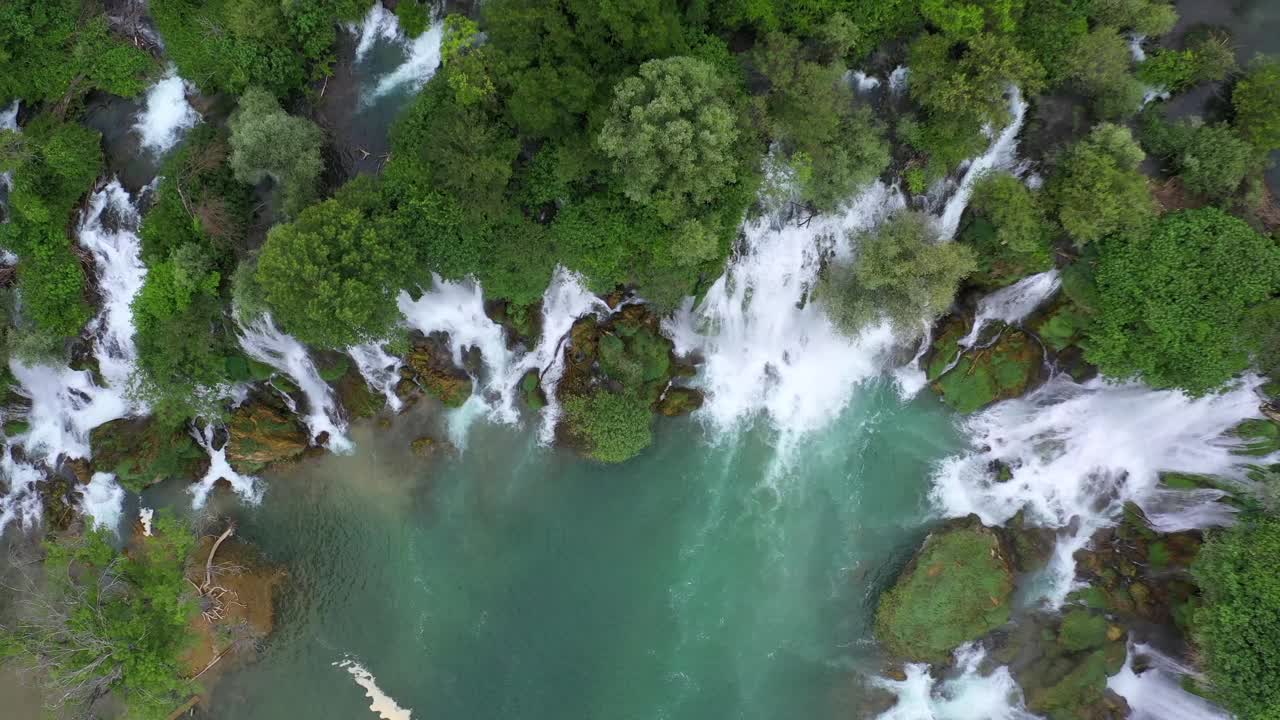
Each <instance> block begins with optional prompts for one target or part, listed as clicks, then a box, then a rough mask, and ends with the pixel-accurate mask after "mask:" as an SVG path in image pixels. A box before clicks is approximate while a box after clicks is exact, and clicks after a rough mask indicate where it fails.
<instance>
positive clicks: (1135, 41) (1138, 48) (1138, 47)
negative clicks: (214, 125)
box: [1129, 33, 1147, 63]
mask: <svg viewBox="0 0 1280 720" xmlns="http://www.w3.org/2000/svg"><path fill="white" fill-rule="evenodd" d="M1146 39H1147V36H1146V35H1140V34H1138V33H1129V54H1131V55H1133V61H1134V62H1136V63H1141V62H1146V61H1147V51H1146V50H1143V49H1142V42H1143V41H1144V40H1146Z"/></svg>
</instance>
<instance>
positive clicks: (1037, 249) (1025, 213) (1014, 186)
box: [960, 172, 1053, 287]
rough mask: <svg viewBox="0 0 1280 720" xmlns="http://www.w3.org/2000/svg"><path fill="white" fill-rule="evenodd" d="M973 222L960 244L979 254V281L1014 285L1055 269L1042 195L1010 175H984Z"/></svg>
mask: <svg viewBox="0 0 1280 720" xmlns="http://www.w3.org/2000/svg"><path fill="white" fill-rule="evenodd" d="M969 212H970V214H971V215H970V219H969V223H968V224H967V225H966V226H965V228H964V229H963V230H962V231H961V234H960V240H961V241H962V242H964V243H966V244H968V245H971V246H972V247H973V249H974V250H975V251H976V254H977V260H978V274H977V276H976V277H975V278H973V279H974V280H976V281H978V282H979V283H982V284H985V285H990V286H996V287H998V286H1001V285H1008V284H1009V283H1011V282H1014V281H1015V280H1018V279H1020V278H1022V277H1025V276H1027V275H1030V274H1032V273H1038V272H1044V271H1045V270H1048V269H1049V268H1051V267H1053V257H1052V255H1051V254H1050V252H1049V241H1050V239H1051V237H1052V228H1051V226H1050V224H1049V221H1048V218H1047V217H1046V216H1045V215H1046V214H1045V210H1044V208H1043V206H1042V204H1041V201H1040V197H1039V195H1038V194H1037V193H1035V192H1033V191H1032V190H1030V189H1029V188H1028V187H1027V186H1026V184H1025V183H1023V182H1022V181H1021V180H1019V179H1018V178H1016V177H1014V176H1013V175H1011V174H1010V173H1007V172H994V173H989V174H986V175H983V176H982V177H981V178H979V179H978V181H977V182H976V183H975V184H974V187H973V196H972V198H971V199H970V201H969Z"/></svg>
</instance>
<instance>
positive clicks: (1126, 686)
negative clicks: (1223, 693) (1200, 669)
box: [1107, 640, 1231, 720]
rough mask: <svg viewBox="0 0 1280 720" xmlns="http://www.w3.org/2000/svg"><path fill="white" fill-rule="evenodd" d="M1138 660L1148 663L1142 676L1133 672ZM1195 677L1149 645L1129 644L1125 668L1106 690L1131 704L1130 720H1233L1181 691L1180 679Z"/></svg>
mask: <svg viewBox="0 0 1280 720" xmlns="http://www.w3.org/2000/svg"><path fill="white" fill-rule="evenodd" d="M1138 656H1141V657H1143V658H1145V659H1146V661H1147V669H1145V670H1143V671H1142V672H1141V673H1138V672H1134V669H1133V665H1134V658H1135V657H1138ZM1196 675H1197V673H1196V672H1195V671H1194V670H1192V669H1191V668H1189V667H1187V666H1186V665H1184V664H1182V663H1180V662H1178V661H1177V660H1174V659H1173V658H1171V657H1169V656H1167V655H1165V654H1163V653H1161V652H1160V651H1158V650H1156V649H1155V648H1153V647H1151V646H1150V645H1145V644H1143V643H1135V642H1133V640H1130V641H1129V654H1128V656H1127V657H1126V658H1125V661H1124V667H1123V668H1121V669H1120V672H1118V673H1116V674H1115V675H1114V676H1113V677H1111V678H1109V679H1108V680H1107V687H1108V688H1110V689H1111V690H1112V691H1114V692H1115V693H1116V694H1117V695H1120V696H1121V697H1123V698H1124V699H1125V700H1126V701H1128V703H1129V709H1130V711H1131V712H1130V714H1129V720H1230V719H1231V714H1230V713H1227V712H1226V711H1224V710H1223V709H1222V708H1220V707H1218V706H1217V705H1214V704H1213V703H1211V702H1209V701H1208V700H1205V699H1204V698H1202V697H1200V696H1198V695H1192V694H1191V693H1189V692H1187V691H1186V690H1183V689H1182V685H1181V683H1180V682H1179V680H1180V678H1182V677H1186V676H1196Z"/></svg>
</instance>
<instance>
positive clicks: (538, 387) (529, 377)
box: [520, 370, 547, 412]
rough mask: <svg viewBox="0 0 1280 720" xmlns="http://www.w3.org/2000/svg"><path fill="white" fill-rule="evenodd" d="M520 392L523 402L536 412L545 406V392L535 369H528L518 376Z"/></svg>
mask: <svg viewBox="0 0 1280 720" xmlns="http://www.w3.org/2000/svg"><path fill="white" fill-rule="evenodd" d="M520 394H521V395H522V396H523V397H524V404H525V406H526V407H528V408H529V409H530V410H532V411H534V412H537V411H539V410H541V409H542V408H544V407H546V406H547V394H546V393H545V392H543V391H542V380H541V378H540V376H539V373H538V371H537V370H530V371H528V372H526V373H525V374H524V376H523V377H521V378H520Z"/></svg>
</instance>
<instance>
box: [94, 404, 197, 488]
mask: <svg viewBox="0 0 1280 720" xmlns="http://www.w3.org/2000/svg"><path fill="white" fill-rule="evenodd" d="M89 442H90V445H91V446H92V447H93V471H95V472H109V473H114V474H115V476H116V479H117V480H118V481H119V482H120V485H121V486H122V487H124V488H125V489H127V490H130V491H132V492H139V491H141V490H142V489H143V488H145V487H146V486H148V485H151V484H152V483H156V482H159V481H161V480H165V479H168V478H184V479H188V480H197V479H199V478H200V477H201V476H202V475H204V472H205V470H206V469H207V468H208V465H209V457H208V455H206V454H205V452H204V451H203V450H201V449H200V447H199V446H198V445H197V444H196V442H195V440H194V439H193V438H192V437H191V435H190V434H189V433H188V432H187V430H186V428H185V427H182V426H177V427H166V426H165V425H164V424H163V423H161V422H159V421H158V420H156V419H155V418H151V417H147V418H121V419H119V420H112V421H111V422H108V423H104V424H102V425H99V426H98V427H96V428H94V429H93V430H92V431H91V432H90V433H89Z"/></svg>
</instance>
